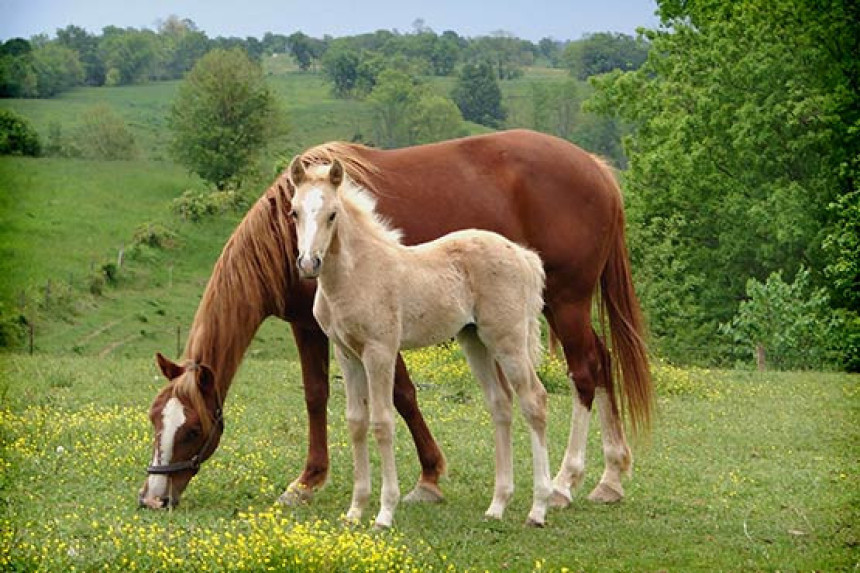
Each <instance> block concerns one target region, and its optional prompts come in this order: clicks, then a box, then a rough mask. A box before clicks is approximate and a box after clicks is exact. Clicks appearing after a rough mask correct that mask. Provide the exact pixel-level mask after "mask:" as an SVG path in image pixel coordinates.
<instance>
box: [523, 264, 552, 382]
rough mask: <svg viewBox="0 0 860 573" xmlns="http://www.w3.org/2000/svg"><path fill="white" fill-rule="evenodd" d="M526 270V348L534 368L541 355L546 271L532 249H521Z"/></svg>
mask: <svg viewBox="0 0 860 573" xmlns="http://www.w3.org/2000/svg"><path fill="white" fill-rule="evenodd" d="M523 254H524V259H525V265H524V266H525V267H526V272H525V273H524V275H525V276H527V277H528V283H527V291H526V297H527V298H526V301H525V305H526V309H527V310H528V313H529V332H528V350H529V358H531V361H532V364H533V365H534V367H535V368H537V367H538V366H540V363H541V358H542V357H543V345H542V344H541V335H540V315H541V313H542V312H543V307H544V301H543V291H544V286H545V283H546V273H545V272H544V269H543V261H542V260H541V258H540V256H539V255H538V254H537V253H535V252H534V251H530V250H528V249H524V250H523Z"/></svg>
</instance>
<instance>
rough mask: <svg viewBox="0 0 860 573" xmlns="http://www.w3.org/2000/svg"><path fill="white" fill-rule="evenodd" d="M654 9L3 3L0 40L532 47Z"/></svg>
mask: <svg viewBox="0 0 860 573" xmlns="http://www.w3.org/2000/svg"><path fill="white" fill-rule="evenodd" d="M656 9H657V6H656V3H655V0H459V1H458V0H434V1H431V2H426V1H425V2H417V1H414V0H364V1H363V0H322V1H316V2H308V1H307V0H305V1H303V2H297V1H295V0H244V1H242V0H239V1H237V0H230V1H227V0H131V1H129V0H67V1H62V0H0V39H3V40H7V39H9V38H14V37H23V38H29V37H30V36H33V35H35V34H48V35H50V36H53V35H54V34H55V32H56V30H57V29H58V28H65V27H66V26H68V25H69V24H74V25H76V26H80V27H82V28H86V29H87V30H89V31H90V32H93V33H100V32H101V30H102V28H104V27H105V26H108V25H113V26H119V27H122V28H125V27H133V28H150V29H155V28H156V27H157V25H158V21H159V20H163V19H164V18H166V17H167V16H169V15H171V14H175V15H177V16H179V17H180V18H183V19H184V18H189V19H191V20H193V21H194V23H195V24H197V27H198V28H199V29H200V30H202V31H204V32H206V34H207V35H208V36H209V37H216V36H239V37H246V36H255V37H257V38H262V36H263V34H265V33H266V32H274V33H280V34H285V35H289V34H292V33H293V32H295V31H297V30H301V31H302V32H304V33H305V34H308V35H309V36H314V37H322V36H323V35H325V34H329V35H331V36H334V37H338V36H348V35H354V34H360V33H365V32H374V31H376V30H380V29H385V30H395V29H396V30H398V31H400V32H412V31H413V23H414V22H415V21H416V20H417V19H419V18H420V19H423V20H424V24H425V25H426V26H428V27H430V28H431V29H432V30H434V31H435V32H437V33H442V32H443V31H445V30H454V31H455V32H457V33H458V34H460V35H462V36H468V37H474V36H481V35H487V34H491V33H493V32H496V31H499V30H503V31H506V32H510V33H512V34H514V35H515V36H517V37H520V38H525V39H528V40H532V41H537V40H540V39H541V38H544V37H550V38H553V39H556V40H576V39H578V38H580V37H581V36H582V35H583V34H584V33H589V32H606V31H611V32H623V33H626V34H631V35H633V34H635V32H636V28H638V27H645V28H656V27H657V24H658V19H657V17H656V16H655V15H654V12H655V11H656Z"/></svg>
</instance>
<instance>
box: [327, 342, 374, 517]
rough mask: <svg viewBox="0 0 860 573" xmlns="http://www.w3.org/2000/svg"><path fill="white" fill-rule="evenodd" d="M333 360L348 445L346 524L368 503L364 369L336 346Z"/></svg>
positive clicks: (355, 358) (366, 393) (367, 410)
mask: <svg viewBox="0 0 860 573" xmlns="http://www.w3.org/2000/svg"><path fill="white" fill-rule="evenodd" d="M335 356H336V357H337V362H338V364H340V369H341V371H342V372H343V383H344V390H345V391H346V424H347V429H348V430H349V438H350V442H351V443H352V467H353V485H352V501H351V502H350V504H349V510H348V511H347V513H346V519H347V521H350V522H358V521H360V520H361V515H362V513H364V508H365V507H366V506H367V502H368V500H369V499H370V454H369V452H368V448H367V428H368V427H369V425H370V411H369V405H368V387H367V377H366V376H365V371H364V366H363V365H362V363H361V361H360V360H359V358H358V357H357V356H355V355H353V354H352V353H350V352H349V351H347V350H345V349H341V348H340V347H337V346H336V347H335Z"/></svg>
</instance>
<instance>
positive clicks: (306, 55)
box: [287, 32, 313, 72]
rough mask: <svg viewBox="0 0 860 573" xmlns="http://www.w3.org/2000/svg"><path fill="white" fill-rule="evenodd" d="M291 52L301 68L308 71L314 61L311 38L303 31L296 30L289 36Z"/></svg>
mask: <svg viewBox="0 0 860 573" xmlns="http://www.w3.org/2000/svg"><path fill="white" fill-rule="evenodd" d="M287 41H288V45H289V47H290V54H292V56H293V58H294V59H295V60H296V64H298V66H299V69H300V70H302V71H304V72H306V71H308V70H309V69H310V67H311V62H312V61H313V48H312V46H311V39H310V38H309V37H307V36H306V35H305V34H303V33H301V32H295V33H294V34H292V35H290V36H289V37H288V38H287Z"/></svg>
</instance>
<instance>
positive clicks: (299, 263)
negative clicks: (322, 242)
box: [296, 255, 322, 279]
mask: <svg viewBox="0 0 860 573" xmlns="http://www.w3.org/2000/svg"><path fill="white" fill-rule="evenodd" d="M296 267H298V269H299V275H301V276H302V278H306V279H313V278H316V277H318V276H319V274H320V267H322V259H320V258H319V257H318V256H317V255H312V256H305V255H299V257H298V259H296Z"/></svg>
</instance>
